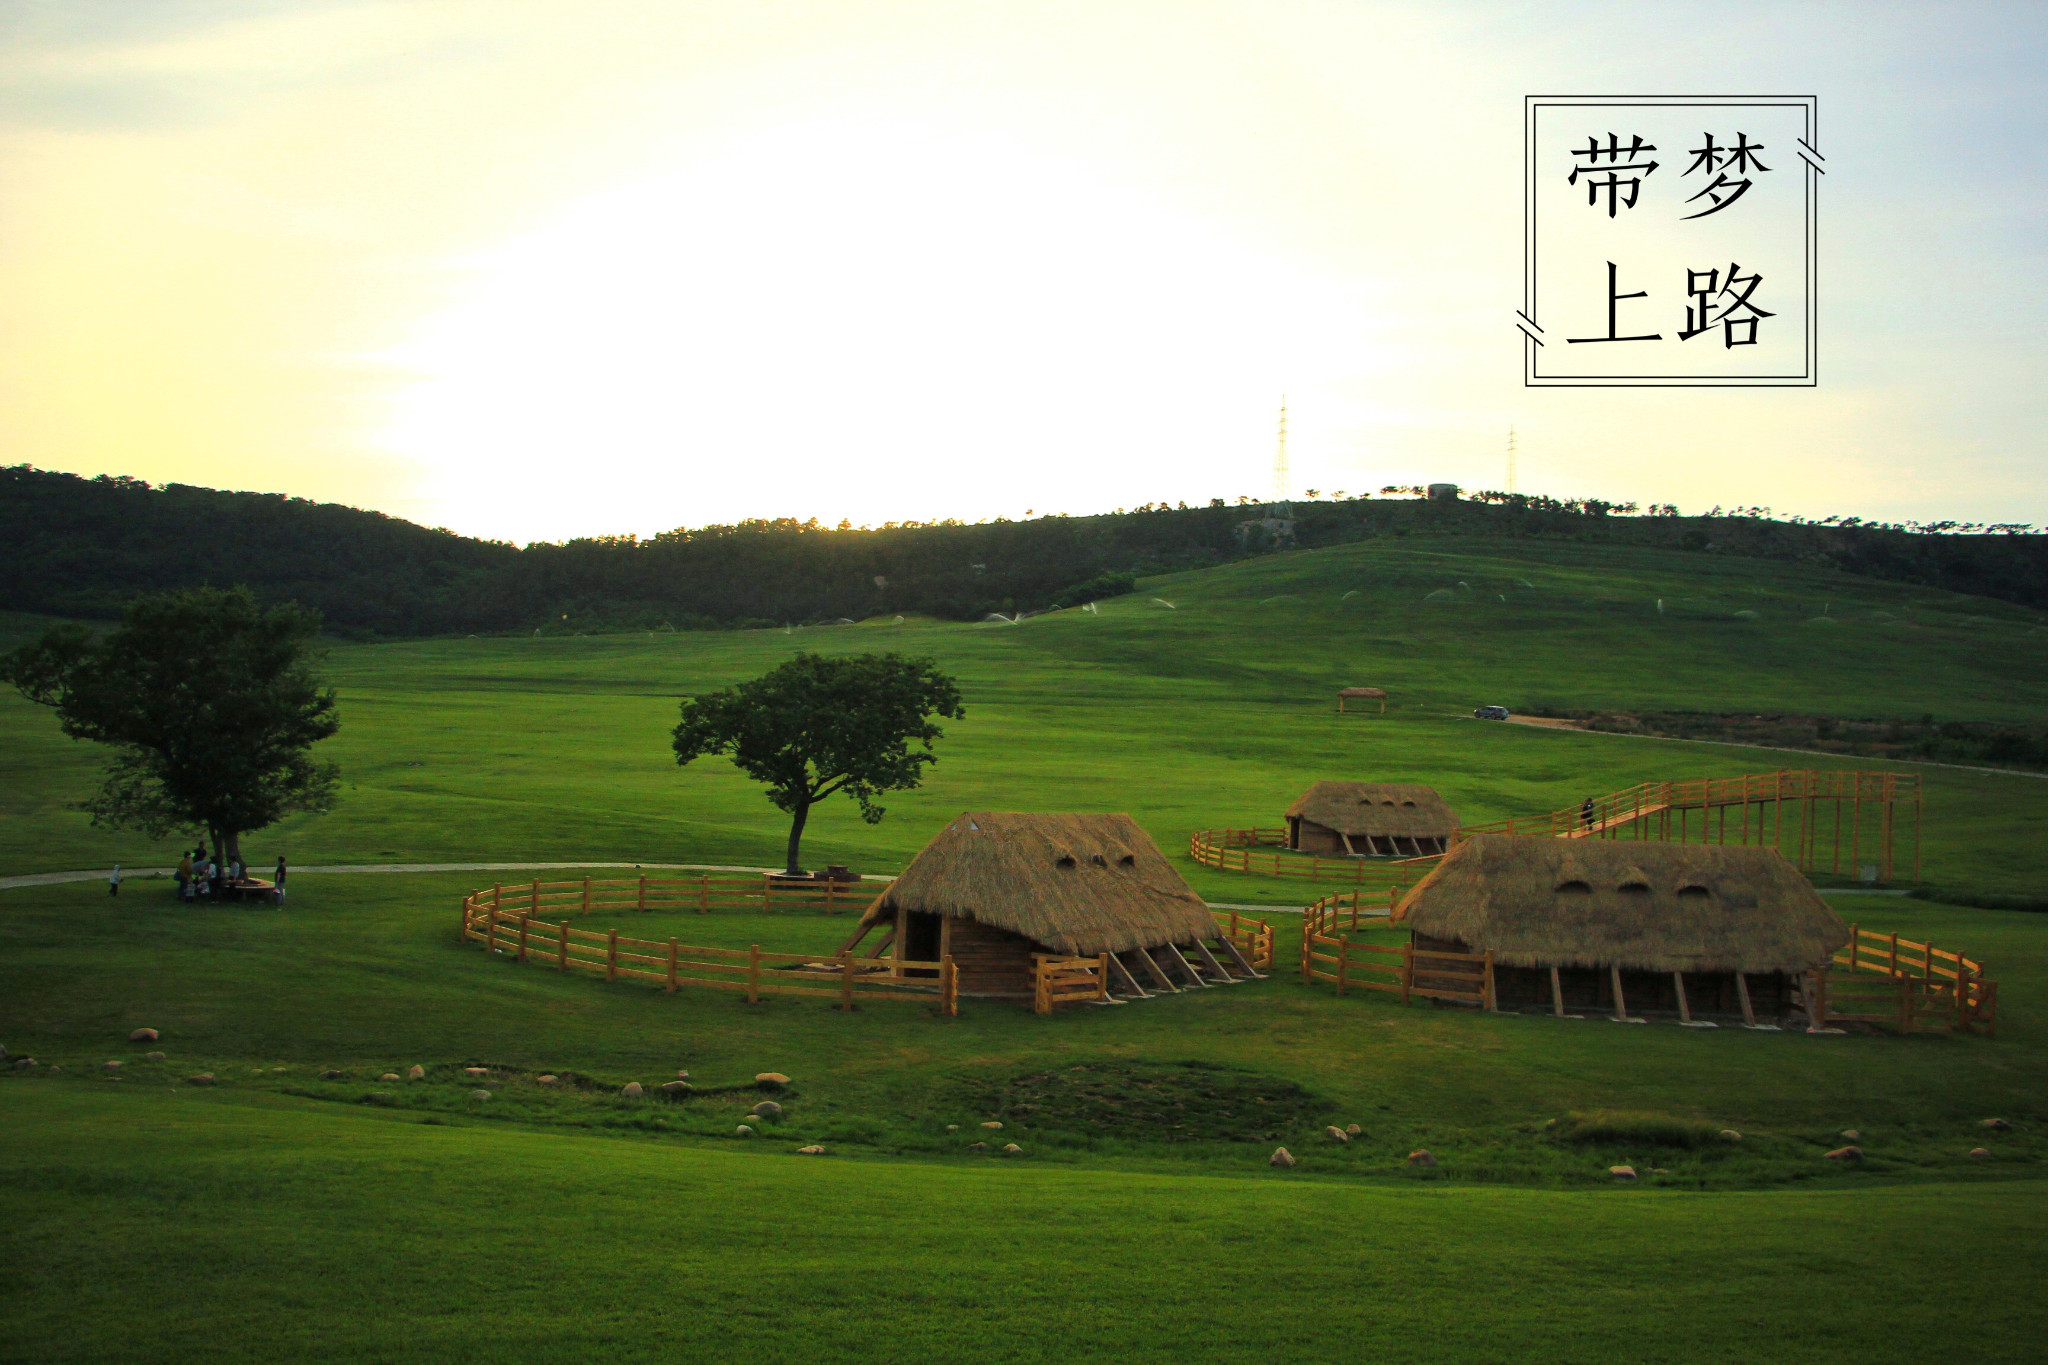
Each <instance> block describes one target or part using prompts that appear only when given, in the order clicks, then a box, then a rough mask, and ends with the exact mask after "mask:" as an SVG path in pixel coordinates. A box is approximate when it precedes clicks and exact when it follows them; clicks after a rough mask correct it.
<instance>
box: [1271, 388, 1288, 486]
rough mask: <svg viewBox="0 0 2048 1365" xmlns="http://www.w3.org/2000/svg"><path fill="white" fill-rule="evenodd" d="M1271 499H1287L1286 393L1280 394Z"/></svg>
mask: <svg viewBox="0 0 2048 1365" xmlns="http://www.w3.org/2000/svg"><path fill="white" fill-rule="evenodd" d="M1273 501H1275V502H1286V501H1287V395H1286V394H1284V393H1283V394H1281V395H1280V445H1279V447H1278V449H1276V450H1275V451H1274V452H1273Z"/></svg>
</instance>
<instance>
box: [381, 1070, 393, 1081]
mask: <svg viewBox="0 0 2048 1365" xmlns="http://www.w3.org/2000/svg"><path fill="white" fill-rule="evenodd" d="M377 1079H378V1080H380V1081H395V1080H397V1079H398V1073H397V1072H396V1071H387V1072H385V1073H384V1074H383V1075H381V1076H379V1077H378V1078H377Z"/></svg>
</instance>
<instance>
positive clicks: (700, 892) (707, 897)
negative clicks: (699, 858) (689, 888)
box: [697, 872, 711, 915]
mask: <svg viewBox="0 0 2048 1365" xmlns="http://www.w3.org/2000/svg"><path fill="white" fill-rule="evenodd" d="M697 913H698V914H700V915H708V914H710V913H711V874H710V873H709V872H706V873H704V874H703V875H702V876H700V877H698V878H697Z"/></svg>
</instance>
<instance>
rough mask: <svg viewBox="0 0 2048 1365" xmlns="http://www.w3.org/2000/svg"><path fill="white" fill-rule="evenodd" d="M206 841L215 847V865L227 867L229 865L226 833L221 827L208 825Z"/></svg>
mask: <svg viewBox="0 0 2048 1365" xmlns="http://www.w3.org/2000/svg"><path fill="white" fill-rule="evenodd" d="M206 841H207V842H208V843H210V844H212V845H213V861H214V862H215V864H216V865H218V866H221V867H226V866H227V863H228V846H227V834H226V832H225V831H223V830H222V829H221V827H220V826H219V825H208V826H207V827H206Z"/></svg>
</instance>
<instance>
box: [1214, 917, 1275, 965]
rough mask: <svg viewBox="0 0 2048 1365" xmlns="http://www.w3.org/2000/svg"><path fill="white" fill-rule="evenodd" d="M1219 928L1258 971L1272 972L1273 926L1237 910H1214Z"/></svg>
mask: <svg viewBox="0 0 2048 1365" xmlns="http://www.w3.org/2000/svg"><path fill="white" fill-rule="evenodd" d="M1209 913H1210V914H1212V915H1214V916H1215V917H1216V926H1217V928H1219V929H1221V930H1222V931H1223V934H1224V937H1226V938H1228V939H1229V940H1230V941H1231V942H1232V943H1234V944H1236V945H1237V951H1238V952H1240V953H1243V954H1244V960H1245V961H1247V962H1249V963H1251V965H1252V967H1253V968H1254V969H1255V970H1258V971H1267V970H1270V969H1271V968H1272V966H1273V926H1272V925H1270V924H1268V923H1267V922H1266V921H1265V920H1262V919H1251V918H1249V917H1246V916H1242V915H1239V914H1238V912H1237V911H1235V910H1228V911H1225V910H1212V911H1210V912H1209Z"/></svg>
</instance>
